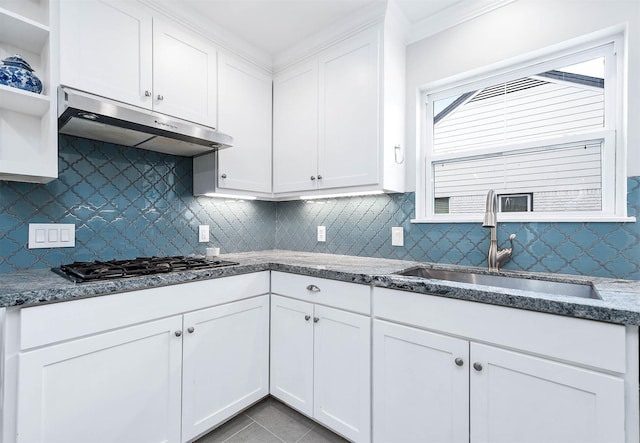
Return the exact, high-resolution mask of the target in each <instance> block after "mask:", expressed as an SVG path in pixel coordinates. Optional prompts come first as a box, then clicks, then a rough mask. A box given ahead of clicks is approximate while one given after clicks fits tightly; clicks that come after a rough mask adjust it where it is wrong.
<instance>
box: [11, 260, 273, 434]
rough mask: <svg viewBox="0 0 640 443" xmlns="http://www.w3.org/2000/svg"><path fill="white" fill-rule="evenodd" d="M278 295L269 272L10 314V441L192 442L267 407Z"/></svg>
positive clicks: (104, 297) (72, 302) (79, 301)
mask: <svg viewBox="0 0 640 443" xmlns="http://www.w3.org/2000/svg"><path fill="white" fill-rule="evenodd" d="M268 292H269V273H268V272H261V273H255V274H247V275H241V276H234V277H226V278H220V279H214V280H205V281H200V282H193V283H185V284H182V285H174V286H166V287H161V288H153V289H146V290H140V291H134V292H128V293H121V294H114V295H109V296H103V297H97V298H90V299H83V300H75V301H69V302H65V303H56V304H50V305H44V306H35V307H31V308H24V309H22V310H20V309H12V310H11V309H10V310H9V311H8V312H7V325H8V327H7V331H9V332H8V336H10V337H11V338H12V339H10V340H8V342H7V344H6V346H7V348H6V352H5V372H4V373H5V380H4V394H5V395H4V399H3V401H4V405H3V406H4V408H3V410H4V411H5V412H4V417H3V418H4V422H3V427H2V429H3V436H2V437H3V438H2V441H4V442H7V443H9V442H43V443H44V442H65V443H72V442H87V441H92V442H116V441H123V442H124V441H127V442H129V441H130V442H166V441H170V442H187V441H193V440H194V439H196V438H197V437H199V436H200V435H202V434H204V433H206V432H207V431H209V430H210V429H212V428H214V427H215V426H217V425H219V424H220V423H222V422H224V421H225V420H227V419H228V418H230V417H232V416H233V415H234V414H236V413H238V412H239V411H241V410H242V409H244V408H246V407H247V406H249V405H251V404H252V403H254V402H256V401H258V400H260V399H261V398H263V397H265V396H266V395H268V393H269V387H268V386H269V372H268V371H269V342H268V339H269V295H268ZM132 417H135V420H132V419H131V418H132Z"/></svg>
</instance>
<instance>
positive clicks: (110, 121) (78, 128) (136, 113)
mask: <svg viewBox="0 0 640 443" xmlns="http://www.w3.org/2000/svg"><path fill="white" fill-rule="evenodd" d="M58 130H59V132H60V133H62V134H69V135H75V136H77V137H84V138H89V139H92V140H99V141H104V142H109V143H116V144H119V145H125V146H133V147H136V148H141V149H148V150H151V151H157V152H163V153H166V154H174V155H182V156H186V157H193V156H196V155H200V154H205V153H208V152H212V151H215V150H218V149H222V148H228V147H230V146H231V145H232V143H233V138H232V137H231V136H229V135H227V134H223V133H221V132H218V131H216V130H215V129H214V128H210V127H208V126H202V125H199V124H197V123H192V122H189V121H186V120H181V119H178V118H175V117H169V116H167V115H164V114H159V113H157V112H153V111H150V110H148V109H144V108H138V107H136V106H131V105H127V104H125V103H121V102H117V101H114V100H109V99H106V98H103V97H99V96H95V95H91V94H87V93H84V92H80V91H76V90H75V89H71V88H66V87H60V88H58Z"/></svg>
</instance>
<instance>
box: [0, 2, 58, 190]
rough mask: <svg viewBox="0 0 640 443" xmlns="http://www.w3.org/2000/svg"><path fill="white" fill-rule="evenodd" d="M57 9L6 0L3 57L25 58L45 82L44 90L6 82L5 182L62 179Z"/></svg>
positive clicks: (1, 118)
mask: <svg viewBox="0 0 640 443" xmlns="http://www.w3.org/2000/svg"><path fill="white" fill-rule="evenodd" d="M55 13H56V11H55V10H50V9H49V2H48V1H45V0H40V1H38V0H31V1H18V0H0V59H5V58H6V57H11V56H13V55H16V54H18V55H20V56H22V58H23V59H24V60H25V61H26V62H27V63H29V65H30V66H31V67H32V68H33V69H34V74H35V75H36V76H37V77H38V78H39V79H40V80H41V81H42V85H43V90H42V93H41V94H37V93H34V92H30V91H25V90H22V89H17V88H13V87H9V86H5V85H0V180H12V181H22V182H32V183H47V182H49V181H51V180H53V179H54V178H57V177H58V137H57V129H58V128H57V114H56V100H55V96H56V86H57V66H58V53H57V48H58V45H57V36H58V34H57V27H56V26H54V25H52V23H55V22H56V15H55Z"/></svg>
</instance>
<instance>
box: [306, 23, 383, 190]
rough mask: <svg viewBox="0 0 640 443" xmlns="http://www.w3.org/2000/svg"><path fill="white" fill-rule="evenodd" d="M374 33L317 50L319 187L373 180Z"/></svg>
mask: <svg viewBox="0 0 640 443" xmlns="http://www.w3.org/2000/svg"><path fill="white" fill-rule="evenodd" d="M378 38H379V37H378V32H377V31H376V30H372V31H367V32H364V33H362V34H360V35H358V36H356V37H353V38H351V39H349V40H347V41H345V42H343V43H341V44H339V45H336V46H335V47H333V48H331V49H329V50H327V51H325V52H323V53H322V54H320V58H319V70H320V87H319V92H320V97H321V100H320V109H319V111H320V113H319V117H320V131H319V134H320V137H319V150H318V174H319V175H320V177H321V178H320V180H319V181H318V188H319V189H326V188H341V187H349V186H359V185H375V184H377V183H378V182H379V178H378V174H379V170H378V163H379V161H380V159H379V156H378V153H377V151H378V149H377V148H378V124H379V114H378V106H377V105H378V93H379V79H380V73H379V68H378V67H379V62H378V51H379V44H378Z"/></svg>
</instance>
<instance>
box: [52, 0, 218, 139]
mask: <svg viewBox="0 0 640 443" xmlns="http://www.w3.org/2000/svg"><path fill="white" fill-rule="evenodd" d="M216 57H217V51H216V49H215V48H214V47H213V46H212V45H211V44H210V43H209V42H208V41H207V40H205V39H202V38H200V37H199V36H197V35H196V34H195V33H192V32H190V31H189V30H188V29H186V28H183V27H182V26H179V25H178V24H176V23H173V22H170V21H168V20H165V19H163V18H161V17H158V16H153V14H152V11H151V10H150V9H148V8H147V7H145V6H144V5H142V4H140V3H138V2H130V1H122V0H64V1H61V2H60V83H61V84H63V85H65V86H69V87H71V88H75V89H78V90H81V91H85V92H90V93H93V94H97V95H100V96H103V97H107V98H109V99H112V100H117V101H121V102H124V103H128V104H130V105H134V106H139V107H142V108H146V109H150V110H154V111H157V112H161V113H164V114H167V115H172V116H174V117H178V118H183V119H185V120H190V121H193V122H196V123H200V124H203V125H207V126H211V127H214V128H215V127H217V82H216V76H217V67H216V63H217V60H216ZM185 67H188V69H185ZM182 78H187V79H188V81H177V79H182Z"/></svg>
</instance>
